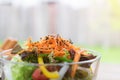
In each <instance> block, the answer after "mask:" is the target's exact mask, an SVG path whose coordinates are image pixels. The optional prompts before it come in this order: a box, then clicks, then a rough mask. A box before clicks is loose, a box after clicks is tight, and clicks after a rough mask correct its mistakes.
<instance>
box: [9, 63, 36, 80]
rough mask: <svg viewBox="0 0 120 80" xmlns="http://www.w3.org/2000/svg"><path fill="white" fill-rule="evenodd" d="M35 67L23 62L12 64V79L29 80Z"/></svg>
mask: <svg viewBox="0 0 120 80" xmlns="http://www.w3.org/2000/svg"><path fill="white" fill-rule="evenodd" d="M26 64H27V63H26ZM35 68H36V67H35V66H30V65H25V64H14V65H13V66H12V67H11V71H12V77H13V80H31V76H32V73H33V71H34V69H35Z"/></svg>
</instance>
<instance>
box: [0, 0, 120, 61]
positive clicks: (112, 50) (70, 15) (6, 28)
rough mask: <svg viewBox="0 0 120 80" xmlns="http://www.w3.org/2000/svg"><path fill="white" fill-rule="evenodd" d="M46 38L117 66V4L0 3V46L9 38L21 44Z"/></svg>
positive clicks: (81, 0) (101, 0) (80, 0)
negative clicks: (56, 36) (69, 43)
mask: <svg viewBox="0 0 120 80" xmlns="http://www.w3.org/2000/svg"><path fill="white" fill-rule="evenodd" d="M48 34H60V35H61V36H63V37H64V38H67V39H71V40H72V41H73V42H74V43H75V44H77V45H79V46H81V47H87V48H91V49H94V50H97V51H99V52H100V53H101V54H102V62H108V63H120V58H119V56H120V0H71V1H69V0H0V43H1V44H0V45H2V42H3V41H4V40H5V39H6V38H8V37H13V38H15V39H18V40H19V41H20V43H22V42H23V41H24V40H26V39H27V38H28V37H29V36H31V37H32V38H33V40H34V41H36V40H39V39H40V37H42V36H45V35H48ZM108 56H109V57H108Z"/></svg>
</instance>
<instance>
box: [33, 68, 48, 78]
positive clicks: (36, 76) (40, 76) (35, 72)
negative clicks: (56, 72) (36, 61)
mask: <svg viewBox="0 0 120 80" xmlns="http://www.w3.org/2000/svg"><path fill="white" fill-rule="evenodd" d="M32 79H33V80H49V79H48V78H47V77H46V76H45V75H44V74H42V72H41V70H40V69H36V70H35V71H34V72H33V74H32Z"/></svg>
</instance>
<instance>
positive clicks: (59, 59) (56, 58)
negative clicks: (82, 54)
mask: <svg viewBox="0 0 120 80" xmlns="http://www.w3.org/2000/svg"><path fill="white" fill-rule="evenodd" d="M55 60H58V61H59V62H72V60H71V59H68V58H66V57H55Z"/></svg>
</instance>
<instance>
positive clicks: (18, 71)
mask: <svg viewBox="0 0 120 80" xmlns="http://www.w3.org/2000/svg"><path fill="white" fill-rule="evenodd" d="M86 50H88V49H86ZM88 51H89V52H90V53H91V54H93V55H95V56H96V58H94V59H91V60H86V61H80V62H76V63H74V62H72V63H67V62H65V63H58V64H34V63H26V62H24V63H23V62H11V61H10V60H9V59H10V57H8V56H5V55H4V54H5V53H6V54H7V53H8V54H9V52H11V49H10V50H6V51H3V52H1V53H0V66H1V70H2V75H1V76H2V78H1V80H96V76H97V72H98V67H99V62H100V58H101V56H100V54H99V53H98V52H96V51H93V50H88ZM75 65H77V70H76V72H75V75H74V77H72V73H73V71H72V67H73V66H75ZM42 66H43V67H45V68H46V70H47V71H48V72H50V73H52V72H55V71H57V72H58V74H59V77H58V78H46V77H45V78H44V76H45V75H43V74H44V72H43V73H42V68H41V67H42ZM38 70H39V71H38ZM38 74H40V75H39V77H41V78H39V79H37V78H38ZM46 75H48V73H47V74H46ZM33 76H35V79H33V78H32V77H33ZM51 76H55V75H51ZM51 76H50V77H51Z"/></svg>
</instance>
